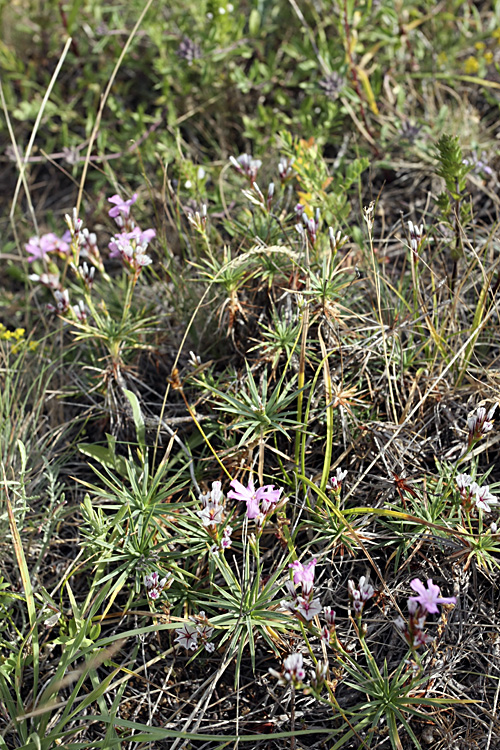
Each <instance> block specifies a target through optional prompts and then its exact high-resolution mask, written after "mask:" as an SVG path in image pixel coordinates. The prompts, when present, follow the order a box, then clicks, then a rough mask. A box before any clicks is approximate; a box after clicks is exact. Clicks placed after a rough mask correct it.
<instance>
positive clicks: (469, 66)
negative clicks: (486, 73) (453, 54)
mask: <svg viewBox="0 0 500 750" xmlns="http://www.w3.org/2000/svg"><path fill="white" fill-rule="evenodd" d="M478 70H479V63H478V61H477V60H476V58H475V57H473V56H472V55H470V57H468V58H467V60H466V61H465V63H464V71H465V73H466V74H467V75H474V74H475V73H477V72H478Z"/></svg>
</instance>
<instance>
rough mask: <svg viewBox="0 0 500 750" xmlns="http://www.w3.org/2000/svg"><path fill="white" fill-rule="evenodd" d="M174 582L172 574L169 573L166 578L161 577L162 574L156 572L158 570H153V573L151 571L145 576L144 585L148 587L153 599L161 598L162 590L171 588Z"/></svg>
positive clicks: (147, 589) (150, 596)
mask: <svg viewBox="0 0 500 750" xmlns="http://www.w3.org/2000/svg"><path fill="white" fill-rule="evenodd" d="M172 582H173V578H172V575H170V574H169V575H167V576H165V578H161V579H160V575H159V573H157V572H156V570H155V571H153V573H149V574H148V575H146V576H144V586H145V587H146V591H147V594H148V596H149V598H150V599H153V601H155V600H156V599H159V598H160V594H161V592H162V591H163V590H166V589H169V588H170V586H171V585H172Z"/></svg>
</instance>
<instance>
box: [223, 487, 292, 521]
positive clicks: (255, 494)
mask: <svg viewBox="0 0 500 750" xmlns="http://www.w3.org/2000/svg"><path fill="white" fill-rule="evenodd" d="M231 487H232V488H233V489H232V490H230V492H228V493H227V496H228V498H229V499H233V500H240V501H241V502H244V503H246V505H247V518H249V519H255V521H256V523H257V524H258V525H259V526H263V525H264V522H265V520H266V518H267V517H268V516H270V515H271V514H272V513H274V511H275V509H276V506H277V504H278V502H279V500H280V495H281V493H282V491H283V490H282V489H281V488H278V489H276V490H275V489H274V484H266V485H265V486H264V487H259V488H258V489H257V490H256V489H255V486H254V483H253V479H252V478H251V477H250V479H249V481H248V485H247V486H246V487H245V486H244V485H243V484H241V482H238V480H237V479H233V481H232V482H231Z"/></svg>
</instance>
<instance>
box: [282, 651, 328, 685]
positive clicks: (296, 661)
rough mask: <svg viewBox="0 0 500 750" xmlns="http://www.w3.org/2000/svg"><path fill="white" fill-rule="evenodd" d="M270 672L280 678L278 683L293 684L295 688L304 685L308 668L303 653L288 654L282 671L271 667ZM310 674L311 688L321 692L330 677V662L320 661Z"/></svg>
mask: <svg viewBox="0 0 500 750" xmlns="http://www.w3.org/2000/svg"><path fill="white" fill-rule="evenodd" d="M269 674H270V675H271V676H272V677H275V678H276V679H277V680H278V685H283V686H284V687H287V686H288V685H293V686H294V687H295V688H301V687H304V684H303V683H304V680H305V679H306V670H305V669H304V659H303V656H302V654H300V653H295V654H290V656H287V657H286V659H285V660H284V662H283V665H282V667H281V671H280V672H277V671H276V670H275V669H270V670H269ZM310 675H311V683H310V685H311V688H312V689H313V690H314V691H315V692H316V693H319V692H320V690H321V688H322V687H323V685H324V682H325V680H326V678H327V677H328V662H327V661H318V662H317V663H316V666H315V668H314V669H313V670H311V671H310Z"/></svg>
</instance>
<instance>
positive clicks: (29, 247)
mask: <svg viewBox="0 0 500 750" xmlns="http://www.w3.org/2000/svg"><path fill="white" fill-rule="evenodd" d="M24 247H25V250H26V252H27V253H28V255H29V257H28V263H33V261H34V260H47V258H48V255H49V253H56V252H57V253H61V254H62V255H66V254H67V253H68V252H69V245H68V243H67V242H65V241H64V240H62V239H61V238H60V237H58V236H57V235H56V234H54V233H53V232H49V233H48V234H43V235H42V236H41V237H31V239H30V241H29V242H28V243H27V244H26V245H25V246H24Z"/></svg>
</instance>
